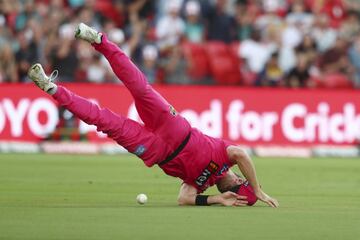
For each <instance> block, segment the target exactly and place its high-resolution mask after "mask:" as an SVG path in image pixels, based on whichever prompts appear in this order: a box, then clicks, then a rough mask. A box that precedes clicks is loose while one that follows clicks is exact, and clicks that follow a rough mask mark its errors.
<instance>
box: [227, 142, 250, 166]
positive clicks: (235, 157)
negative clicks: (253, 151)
mask: <svg viewBox="0 0 360 240" xmlns="http://www.w3.org/2000/svg"><path fill="white" fill-rule="evenodd" d="M229 158H230V159H231V160H232V161H233V162H234V163H236V164H238V163H241V162H243V161H246V160H247V158H248V157H247V153H246V151H245V150H243V149H242V148H240V147H235V146H234V147H231V149H230V150H229Z"/></svg>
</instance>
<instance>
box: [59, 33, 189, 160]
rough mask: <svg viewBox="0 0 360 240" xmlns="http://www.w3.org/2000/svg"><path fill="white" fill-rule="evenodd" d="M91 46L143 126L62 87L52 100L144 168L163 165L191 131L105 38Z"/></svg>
mask: <svg viewBox="0 0 360 240" xmlns="http://www.w3.org/2000/svg"><path fill="white" fill-rule="evenodd" d="M93 46H94V48H95V49H96V50H97V51H98V52H100V53H101V54H103V55H104V56H105V57H106V59H107V60H108V61H109V63H110V65H111V67H112V69H113V71H114V73H115V74H116V76H117V77H118V78H119V79H120V80H121V81H122V82H123V83H124V85H125V86H126V87H127V89H129V91H130V93H131V95H132V96H133V98H134V100H135V106H136V109H137V111H138V113H139V116H140V118H141V119H142V121H143V122H144V124H145V125H144V126H143V125H141V124H139V123H137V122H135V121H133V120H130V119H128V118H126V117H124V116H121V115H119V114H116V113H113V112H112V111H111V110H109V109H107V108H100V107H99V106H98V105H97V104H95V103H92V102H90V101H89V100H87V99H85V98H82V97H80V96H78V95H76V94H74V93H72V92H71V91H69V90H68V89H66V88H64V87H62V86H59V87H58V90H57V92H56V93H55V94H54V95H53V97H54V99H55V100H57V101H58V102H59V104H60V105H62V106H64V107H65V108H67V109H68V110H69V111H71V112H72V113H73V114H74V115H76V116H77V117H78V118H80V119H81V120H83V121H84V122H86V123H88V124H91V125H95V126H97V129H98V130H99V131H102V132H104V133H106V134H107V135H108V136H109V137H110V138H112V139H114V140H115V141H116V142H117V143H118V144H120V145H122V146H123V147H125V148H126V149H127V150H128V151H129V152H132V153H134V154H136V155H137V156H139V157H140V158H142V159H143V160H144V162H145V164H146V165H147V166H152V165H154V164H156V163H158V162H160V161H162V160H163V159H165V158H166V156H168V155H169V154H171V153H172V152H173V151H174V150H175V149H176V148H177V147H178V146H179V145H180V144H181V142H182V141H183V140H184V139H185V138H186V136H187V134H188V133H189V132H190V129H191V127H190V125H189V123H188V122H187V121H186V120H185V119H184V118H183V117H181V116H180V115H178V114H177V113H176V112H175V111H174V109H173V108H172V106H171V105H170V104H169V103H168V102H167V101H166V100H165V99H164V98H163V97H162V96H160V95H159V93H158V92H156V91H155V90H154V89H153V88H152V86H150V85H149V84H148V82H147V80H146V77H145V76H144V75H143V74H142V72H141V71H140V70H139V69H138V68H137V67H136V66H135V65H134V64H133V63H132V62H131V61H130V59H129V58H128V57H127V56H126V55H125V54H124V53H123V52H122V51H121V50H120V49H119V48H118V47H117V46H116V45H115V44H114V43H112V42H110V41H109V40H108V39H107V37H106V36H105V35H103V37H102V43H101V44H93ZM104 94H106V93H104ZM114 101H116V99H114ZM118 104H121V102H119V103H118Z"/></svg>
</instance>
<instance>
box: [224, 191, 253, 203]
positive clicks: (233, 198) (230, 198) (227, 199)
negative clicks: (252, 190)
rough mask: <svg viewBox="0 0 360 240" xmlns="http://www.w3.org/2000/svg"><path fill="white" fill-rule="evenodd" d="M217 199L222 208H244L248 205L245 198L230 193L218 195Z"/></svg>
mask: <svg viewBox="0 0 360 240" xmlns="http://www.w3.org/2000/svg"><path fill="white" fill-rule="evenodd" d="M219 198H220V200H219V202H220V203H221V204H222V205H224V206H246V205H247V203H248V202H247V200H246V199H247V197H246V196H241V195H238V194H236V193H234V192H230V191H228V192H224V193H222V194H220V195H219Z"/></svg>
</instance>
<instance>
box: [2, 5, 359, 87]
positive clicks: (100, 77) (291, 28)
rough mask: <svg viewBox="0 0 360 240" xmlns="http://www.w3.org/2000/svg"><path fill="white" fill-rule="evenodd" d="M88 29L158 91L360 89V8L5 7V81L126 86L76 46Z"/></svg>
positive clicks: (91, 53) (100, 61)
mask: <svg viewBox="0 0 360 240" xmlns="http://www.w3.org/2000/svg"><path fill="white" fill-rule="evenodd" d="M79 22H84V23H86V24H88V25H90V26H92V27H94V28H96V29H98V30H99V31H102V32H104V33H106V34H107V35H108V37H109V38H110V40H112V41H114V42H115V43H116V44H118V45H119V46H120V47H121V48H122V49H123V50H124V51H125V53H126V54H127V55H128V56H129V57H130V58H131V59H132V60H133V61H134V62H135V63H136V64H137V65H138V66H139V67H140V68H141V70H142V71H143V72H144V74H145V75H146V76H147V78H148V80H149V82H151V83H154V84H223V85H245V86H273V87H276V86H285V87H292V88H297V87H330V88H360V24H359V23H360V1H358V0H2V1H0V82H12V83H15V82H27V81H28V79H27V77H26V73H27V70H28V68H29V67H30V66H31V64H33V63H35V62H40V63H42V64H43V65H44V66H45V69H46V71H47V72H51V71H52V70H53V69H58V70H59V78H60V80H61V81H62V82H93V83H104V82H105V83H119V81H118V80H117V79H116V77H115V76H114V74H113V73H112V71H111V68H110V66H109V64H108V63H107V61H106V60H105V59H104V58H103V57H102V56H100V55H99V54H97V53H96V51H94V50H93V49H92V47H91V46H90V45H89V44H87V43H85V42H82V41H75V39H74V29H75V27H76V25H77V24H78V23H79Z"/></svg>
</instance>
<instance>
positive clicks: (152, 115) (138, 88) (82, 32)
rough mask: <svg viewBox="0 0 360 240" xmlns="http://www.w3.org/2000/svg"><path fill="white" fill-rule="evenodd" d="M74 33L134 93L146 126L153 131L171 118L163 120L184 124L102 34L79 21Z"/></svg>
mask: <svg viewBox="0 0 360 240" xmlns="http://www.w3.org/2000/svg"><path fill="white" fill-rule="evenodd" d="M76 37H78V38H81V39H84V40H86V41H88V42H90V43H92V44H93V46H94V48H95V49H96V50H97V51H99V52H100V53H101V54H103V55H104V56H105V57H106V59H107V60H108V61H109V63H110V65H111V67H112V69H113V71H114V73H115V74H116V76H117V77H118V78H119V79H120V80H121V81H122V82H123V83H124V85H125V86H126V87H127V88H128V89H129V91H130V93H131V94H132V96H133V97H134V100H135V104H136V108H137V111H138V113H139V115H140V117H141V119H142V120H143V121H144V123H145V125H146V127H148V128H149V129H151V130H153V131H156V130H157V129H158V128H159V127H161V126H163V125H164V123H165V122H168V121H170V122H172V123H168V124H167V125H169V126H167V127H170V128H171V126H172V125H173V126H176V127H177V128H179V127H180V126H181V125H182V124H184V123H182V122H186V121H185V119H183V118H181V117H174V115H175V113H174V110H173V108H172V107H171V105H170V104H169V103H168V102H167V101H166V100H165V99H164V98H163V97H162V96H160V94H158V93H157V92H156V91H155V90H154V89H153V88H152V87H151V86H150V85H149V84H148V81H147V79H146V77H145V76H144V74H143V73H142V72H141V71H140V70H139V69H138V68H137V67H136V66H135V65H134V64H133V63H132V62H131V60H130V59H129V58H128V57H127V56H126V55H125V53H124V52H123V51H122V50H121V49H120V48H119V47H118V46H116V45H115V44H114V43H112V42H110V41H109V40H108V39H107V37H106V36H105V35H101V34H100V33H98V32H96V31H95V30H94V29H91V28H89V27H88V26H86V25H84V24H80V25H79V27H78V31H77V34H76ZM172 113H173V114H174V115H172ZM185 124H186V123H185Z"/></svg>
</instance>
